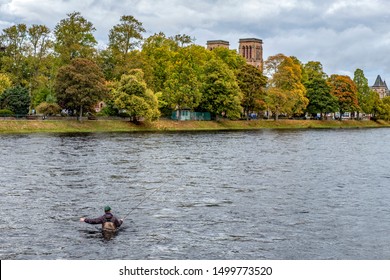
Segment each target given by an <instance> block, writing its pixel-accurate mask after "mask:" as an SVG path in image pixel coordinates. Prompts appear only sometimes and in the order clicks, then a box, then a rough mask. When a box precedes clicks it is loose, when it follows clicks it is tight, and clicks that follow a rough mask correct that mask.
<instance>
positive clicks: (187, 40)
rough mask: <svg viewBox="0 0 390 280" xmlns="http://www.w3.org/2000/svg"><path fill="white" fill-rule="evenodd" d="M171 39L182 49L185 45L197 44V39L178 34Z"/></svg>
mask: <svg viewBox="0 0 390 280" xmlns="http://www.w3.org/2000/svg"><path fill="white" fill-rule="evenodd" d="M170 39H171V40H173V41H175V42H176V43H177V44H178V45H180V47H184V46H185V45H189V44H192V43H193V42H195V38H191V36H189V35H186V34H177V35H175V36H174V37H170Z"/></svg>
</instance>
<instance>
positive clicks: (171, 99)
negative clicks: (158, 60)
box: [162, 45, 208, 119]
mask: <svg viewBox="0 0 390 280" xmlns="http://www.w3.org/2000/svg"><path fill="white" fill-rule="evenodd" d="M207 55H208V53H207V52H206V50H205V49H204V48H202V47H199V46H194V45H191V46H188V47H185V48H180V49H179V50H178V52H176V53H175V54H174V56H173V57H172V59H171V62H170V63H169V64H170V66H169V72H167V73H166V74H167V78H166V82H165V83H164V88H163V90H162V92H163V95H162V98H163V100H165V102H166V103H167V104H168V105H169V107H170V109H171V110H179V119H180V114H181V110H183V109H190V110H193V109H194V108H196V107H198V105H199V103H200V101H201V97H202V94H201V91H200V88H201V82H202V80H201V78H202V77H201V75H202V73H203V67H204V64H205V63H206V60H205V57H206V56H207Z"/></svg>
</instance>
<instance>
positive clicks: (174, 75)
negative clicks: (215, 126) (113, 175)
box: [0, 11, 388, 119]
mask: <svg viewBox="0 0 390 280" xmlns="http://www.w3.org/2000/svg"><path fill="white" fill-rule="evenodd" d="M94 32H95V27H94V25H93V23H92V22H90V21H89V20H88V19H86V18H85V17H83V16H82V15H81V13H80V12H77V11H75V12H71V13H69V14H67V15H66V17H65V18H64V19H62V20H60V21H59V22H58V23H57V24H56V25H55V28H54V30H50V29H49V28H48V27H47V26H46V25H43V24H42V25H38V24H33V25H31V26H27V25H26V24H24V23H18V24H15V25H13V26H9V27H7V28H4V29H3V30H2V33H1V34H0V95H1V94H2V92H3V93H4V92H5V91H6V90H7V89H10V88H12V87H14V86H20V87H21V88H24V89H25V90H26V91H27V92H28V95H29V100H30V104H29V106H28V107H29V108H31V109H33V108H36V107H37V106H39V105H40V104H41V103H45V102H46V103H45V104H43V105H44V106H41V107H40V108H49V107H50V108H55V107H56V106H55V105H53V104H55V103H57V104H58V105H59V106H60V107H61V109H65V110H72V111H77V112H78V113H79V114H82V113H83V112H86V111H88V110H90V107H91V106H93V105H96V104H93V103H96V102H101V101H104V102H105V103H106V104H107V105H108V106H109V109H107V110H103V112H102V113H104V112H110V114H114V113H115V112H116V113H118V108H119V107H121V108H122V109H121V110H125V111H126V112H132V113H131V115H132V116H133V117H134V118H135V119H149V118H150V119H155V118H156V116H157V115H159V114H160V113H159V112H155V107H156V106H155V102H157V108H159V110H161V112H162V113H163V115H164V116H168V115H171V113H172V111H173V110H179V111H180V110H182V109H189V110H200V111H205V110H208V111H210V113H212V114H213V115H214V116H215V117H221V116H225V117H229V118H238V117H241V118H248V116H249V115H250V114H252V113H257V114H259V115H260V116H261V115H267V114H268V113H271V114H272V115H273V117H274V118H275V119H277V118H278V117H279V115H283V116H286V117H297V116H303V115H304V114H306V115H307V114H313V115H317V114H320V115H321V117H324V116H325V114H326V113H334V112H335V111H338V112H339V113H342V112H347V111H351V112H357V113H358V117H359V114H360V113H365V114H371V115H372V116H376V115H377V116H386V110H387V108H388V106H387V105H386V103H384V101H386V100H382V99H380V97H379V96H378V94H377V93H376V92H374V91H373V90H372V89H371V88H370V87H369V86H368V81H367V79H366V77H365V76H364V72H363V70H361V69H356V71H355V73H354V77H353V80H352V79H351V78H350V77H347V76H341V75H330V77H329V76H328V75H327V74H326V73H325V72H324V70H323V67H322V64H321V63H320V62H318V61H309V62H307V63H305V64H304V63H301V62H300V61H299V59H298V58H296V57H293V56H286V55H284V54H276V55H272V56H270V57H269V58H268V59H267V60H266V61H265V65H264V66H265V67H264V69H265V71H264V75H265V76H264V75H263V73H262V72H261V71H260V70H257V69H256V68H254V67H252V66H250V65H248V64H247V62H246V60H245V58H244V57H243V56H242V55H240V54H239V53H237V51H235V50H230V49H227V48H223V47H218V48H214V49H213V50H212V51H209V50H207V49H206V48H205V47H203V46H199V45H196V44H195V43H194V42H195V38H193V37H191V36H190V35H188V34H176V35H175V34H173V35H170V36H169V35H166V34H165V33H163V32H159V33H155V34H154V35H151V36H149V37H147V38H144V34H145V32H146V31H145V28H144V27H143V24H142V22H140V21H139V20H138V19H136V18H134V17H133V16H132V15H123V16H121V17H120V18H119V19H118V23H117V24H115V25H114V26H113V27H112V28H111V29H110V30H109V33H108V34H107V35H108V36H107V38H108V42H107V45H106V46H104V44H103V45H99V47H98V43H97V40H96V39H95V37H94ZM80 59H84V62H83V63H81V60H80ZM87 61H88V62H87ZM76 64H80V65H78V66H76ZM81 64H82V65H84V66H81ZM83 67H84V68H83ZM64 71H65V72H64ZM134 71H135V72H134ZM137 71H142V73H143V75H142V78H141V79H139V77H138V74H136V75H135V73H136V72H137ZM137 73H138V72H137ZM134 75H135V76H137V77H138V78H137V79H135V78H134V77H135V76H134ZM72 81H73V82H72ZM94 82H95V85H93V84H92V83H94ZM106 83H107V84H110V85H111V87H112V88H115V86H117V88H115V91H116V92H122V93H125V91H123V90H120V89H119V87H120V86H118V83H119V84H120V83H124V84H127V83H134V84H137V83H138V84H143V85H144V86H146V88H145V91H144V93H143V94H138V95H137V94H134V93H131V94H129V93H126V94H127V96H126V98H127V99H126V100H125V99H123V100H122V101H123V102H122V104H121V105H120V106H119V103H118V102H119V100H118V99H117V97H118V96H114V94H111V95H107V94H106V93H107V87H106ZM124 84H122V86H124ZM113 92H114V91H113ZM122 97H123V98H124V95H123V96H122ZM130 99H131V100H130ZM156 100H157V101H156ZM14 102H16V103H17V100H14ZM143 102H146V103H143ZM386 102H387V101H386ZM4 104H5V103H4ZM48 104H50V106H49V105H48ZM115 104H116V105H115ZM129 104H133V106H134V107H136V109H134V110H133V109H131V108H130V107H131V106H130V105H129ZM4 106H5V105H4ZM7 106H9V104H8V105H7ZM45 106H46V107H45ZM148 106H151V108H148ZM152 108H153V109H152ZM0 109H4V108H0ZM149 109H150V110H151V111H149ZM152 111H153V113H151V112H152ZM147 112H148V113H147ZM149 113H150V114H149ZM268 115H269V114H268Z"/></svg>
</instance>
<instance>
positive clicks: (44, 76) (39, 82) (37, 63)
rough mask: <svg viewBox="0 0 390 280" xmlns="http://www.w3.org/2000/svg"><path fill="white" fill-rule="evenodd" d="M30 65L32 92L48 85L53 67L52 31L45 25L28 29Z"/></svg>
mask: <svg viewBox="0 0 390 280" xmlns="http://www.w3.org/2000/svg"><path fill="white" fill-rule="evenodd" d="M28 41H29V50H28V64H29V67H28V68H29V72H30V73H29V74H30V75H29V76H30V81H29V86H30V90H31V91H34V90H35V89H37V88H39V87H42V86H43V85H45V84H47V81H48V79H49V78H50V70H51V68H52V67H53V65H52V64H53V59H52V55H51V50H52V47H53V41H52V40H51V31H50V29H49V28H48V27H47V26H45V25H35V24H34V25H33V26H31V27H30V28H29V29H28Z"/></svg>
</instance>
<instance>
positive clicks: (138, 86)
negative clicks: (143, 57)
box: [113, 69, 160, 122]
mask: <svg viewBox="0 0 390 280" xmlns="http://www.w3.org/2000/svg"><path fill="white" fill-rule="evenodd" d="M113 99H114V104H115V106H116V107H117V108H118V109H119V110H120V111H124V112H126V113H127V114H128V115H129V116H130V119H131V120H132V121H134V122H136V121H139V120H141V119H145V120H152V121H153V120H156V119H157V118H158V117H159V115H160V112H159V111H158V100H157V97H156V96H155V95H154V93H153V91H152V90H150V89H149V88H148V87H147V85H146V83H145V81H144V79H143V72H142V70H139V69H138V70H132V71H131V72H130V74H129V75H123V76H122V78H121V80H120V81H119V83H118V85H117V86H116V87H115V89H114V91H113Z"/></svg>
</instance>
